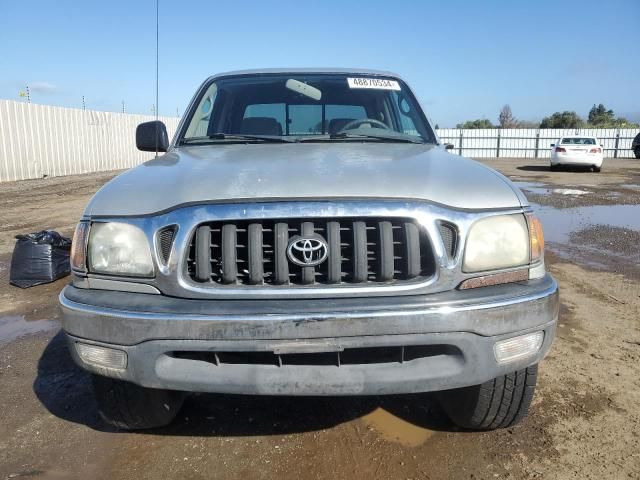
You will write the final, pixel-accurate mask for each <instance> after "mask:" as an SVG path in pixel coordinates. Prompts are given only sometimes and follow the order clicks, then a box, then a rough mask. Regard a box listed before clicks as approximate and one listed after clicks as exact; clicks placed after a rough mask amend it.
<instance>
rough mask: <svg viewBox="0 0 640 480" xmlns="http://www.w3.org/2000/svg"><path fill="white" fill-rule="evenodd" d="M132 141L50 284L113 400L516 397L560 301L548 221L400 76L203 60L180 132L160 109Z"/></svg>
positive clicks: (492, 416) (173, 410)
mask: <svg viewBox="0 0 640 480" xmlns="http://www.w3.org/2000/svg"><path fill="white" fill-rule="evenodd" d="M136 143H137V147H138V149H140V150H142V151H148V152H156V157H155V158H154V159H152V160H150V161H148V162H146V163H144V164H142V165H140V166H138V167H136V168H133V169H131V170H128V171H126V172H124V173H122V174H121V175H119V176H117V177H116V178H114V179H113V180H111V181H110V182H108V183H107V184H106V185H105V186H103V187H102V188H101V189H100V190H99V191H98V192H97V193H96V194H95V196H94V197H93V198H92V199H91V201H90V203H89V205H88V206H87V208H86V210H85V211H84V214H83V216H82V218H81V220H80V222H79V224H78V226H77V229H76V232H75V235H74V240H73V247H72V254H71V266H72V270H73V276H72V281H71V282H70V284H69V285H68V286H66V287H65V288H64V290H63V291H62V292H61V294H60V303H61V305H62V310H63V329H64V331H65V333H66V336H67V339H68V343H69V350H70V352H71V354H72V356H73V357H74V360H75V361H76V362H77V363H78V365H80V366H81V367H82V368H84V369H86V370H88V371H89V372H91V374H92V377H93V387H94V392H95V396H96V401H97V404H98V408H99V412H100V414H101V415H102V417H103V418H104V419H105V420H106V421H107V422H110V423H111V424H113V425H115V426H117V427H120V428H122V429H142V428H151V427H158V426H162V425H166V424H168V423H170V422H171V421H172V420H173V419H174V417H175V416H176V414H177V412H178V411H179V409H180V407H181V405H182V401H183V399H184V396H185V394H186V393H187V392H213V393H226V394H253V395H291V396H293V395H329V396H338V395H388V394H409V393H419V392H437V394H436V396H437V398H438V399H439V400H440V403H441V404H442V407H443V408H444V410H445V412H446V413H447V415H448V416H449V417H450V418H451V420H452V422H453V423H454V424H456V425H459V426H461V427H463V428H468V429H480V430H491V429H495V428H500V427H508V426H511V425H513V424H515V423H516V422H518V421H519V420H520V419H522V418H523V417H524V416H525V415H526V414H527V411H528V409H529V405H530V403H531V400H532V397H533V393H534V388H535V385H536V378H537V368H538V363H539V362H540V360H541V359H542V358H543V357H544V355H545V354H546V353H547V351H548V350H549V348H550V346H551V343H552V341H553V339H554V336H555V330H556V323H557V316H558V287H557V284H556V282H555V280H554V279H553V278H552V277H551V275H550V274H549V273H547V272H546V269H545V264H544V239H543V233H542V228H541V224H540V222H539V221H538V220H537V219H536V217H535V216H534V215H533V213H532V209H531V207H530V205H529V203H528V202H527V199H526V198H525V197H524V196H523V194H522V193H521V192H520V191H519V190H518V188H516V187H515V186H514V185H513V184H512V183H511V182H510V181H509V180H508V179H507V178H505V177H504V176H502V175H500V174H499V173H497V172H495V171H494V170H492V169H490V168H488V167H486V166H484V165H482V164H480V163H478V162H476V161H473V160H470V159H466V158H463V157H461V156H458V155H454V154H452V153H450V152H448V151H447V150H449V149H450V148H451V145H445V144H443V143H442V142H441V141H440V140H439V138H438V136H437V134H436V133H435V130H434V129H433V127H432V125H431V124H430V122H429V120H428V119H427V117H426V115H425V113H424V111H423V110H422V108H421V107H420V104H419V102H418V101H417V100H416V97H415V95H414V94H413V92H412V91H411V90H410V88H409V87H408V86H407V84H406V83H405V82H404V81H403V80H402V79H401V78H400V77H399V76H397V75H395V74H392V73H388V72H378V71H370V70H359V69H355V70H341V69H323V70H316V69H304V70H300V69H283V70H260V71H241V72H231V73H225V74H220V75H215V76H213V77H211V78H209V79H207V80H206V81H205V82H204V83H203V84H202V86H201V87H200V88H199V89H198V91H197V93H196V94H195V96H194V97H193V100H192V101H191V103H190V105H189V107H188V109H187V110H186V112H185V115H184V117H183V118H182V120H181V122H180V124H179V126H178V128H177V131H176V133H175V135H174V137H173V139H172V140H169V138H168V135H167V130H166V128H165V126H164V124H162V123H161V122H158V121H154V122H146V123H143V124H140V125H139V126H138V128H137V130H136ZM158 152H161V154H160V155H158Z"/></svg>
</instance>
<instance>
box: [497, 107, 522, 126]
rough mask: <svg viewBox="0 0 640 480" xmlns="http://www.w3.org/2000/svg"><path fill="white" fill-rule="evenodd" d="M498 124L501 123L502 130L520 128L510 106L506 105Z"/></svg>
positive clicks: (501, 111)
mask: <svg viewBox="0 0 640 480" xmlns="http://www.w3.org/2000/svg"><path fill="white" fill-rule="evenodd" d="M498 122H499V123H500V128H516V127H517V126H518V121H517V120H516V119H515V117H514V116H513V114H512V113H511V107H510V106H509V105H505V106H504V107H502V109H501V110H500V115H499V116H498Z"/></svg>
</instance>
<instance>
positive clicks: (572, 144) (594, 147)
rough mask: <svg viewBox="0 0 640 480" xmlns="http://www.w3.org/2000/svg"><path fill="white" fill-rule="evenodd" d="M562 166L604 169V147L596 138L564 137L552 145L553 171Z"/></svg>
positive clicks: (596, 170) (597, 170) (595, 169)
mask: <svg viewBox="0 0 640 480" xmlns="http://www.w3.org/2000/svg"><path fill="white" fill-rule="evenodd" d="M560 165H576V166H585V167H591V168H593V171H594V172H599V171H600V169H601V168H602V145H600V142H599V141H598V139H597V138H596V137H577V136H576V137H562V138H561V139H560V140H558V143H552V144H551V170H555V169H557V168H558V167H559V166H560Z"/></svg>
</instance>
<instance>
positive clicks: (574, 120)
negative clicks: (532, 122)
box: [540, 111, 584, 128]
mask: <svg viewBox="0 0 640 480" xmlns="http://www.w3.org/2000/svg"><path fill="white" fill-rule="evenodd" d="M583 126H584V120H582V119H581V118H580V116H579V115H578V114H577V113H576V112H569V111H564V112H555V113H554V114H553V115H551V116H550V117H544V118H543V119H542V122H540V128H580V127H583Z"/></svg>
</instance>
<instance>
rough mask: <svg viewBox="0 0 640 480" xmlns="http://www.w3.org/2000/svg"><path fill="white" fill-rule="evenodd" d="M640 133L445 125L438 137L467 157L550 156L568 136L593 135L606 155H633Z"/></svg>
mask: <svg viewBox="0 0 640 480" xmlns="http://www.w3.org/2000/svg"><path fill="white" fill-rule="evenodd" d="M638 132H640V129H637V128H635V129H633V128H578V129H575V128H567V129H561V128H545V129H539V128H510V129H499V128H488V129H477V130H474V129H462V128H442V129H440V130H438V136H439V137H440V139H441V140H442V141H443V142H445V143H451V144H453V147H454V148H453V152H454V153H457V154H459V155H464V156H465V157H473V158H482V157H509V158H548V157H549V156H551V144H552V143H556V142H557V141H558V139H559V138H560V137H563V136H567V135H592V136H595V137H597V138H598V140H600V143H601V145H602V147H603V149H604V156H605V157H611V158H625V157H633V152H632V151H631V142H632V141H633V139H634V137H635V136H636V135H637V134H638Z"/></svg>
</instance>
